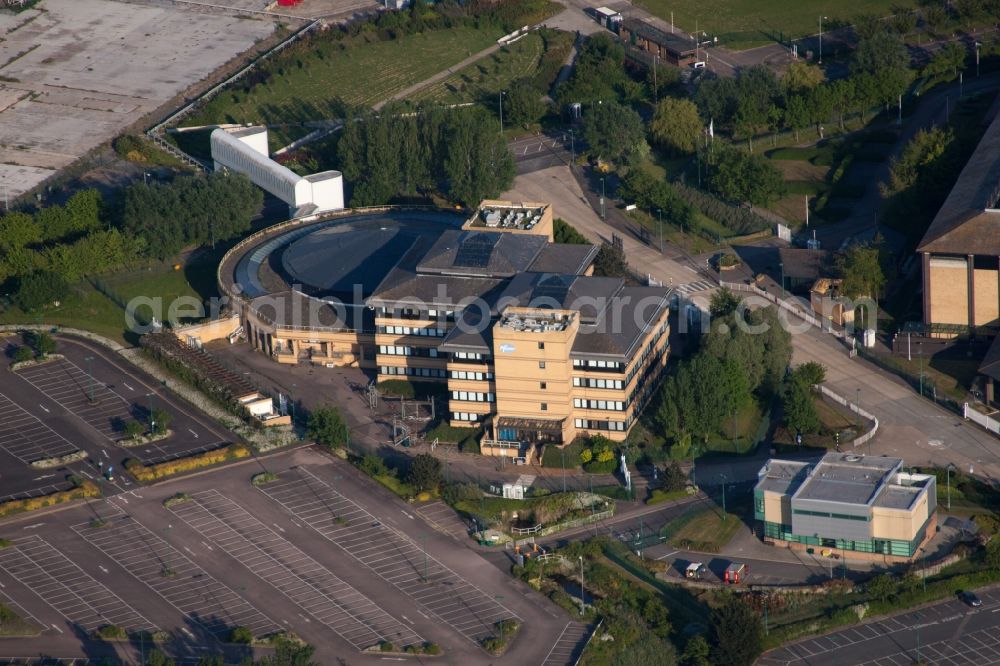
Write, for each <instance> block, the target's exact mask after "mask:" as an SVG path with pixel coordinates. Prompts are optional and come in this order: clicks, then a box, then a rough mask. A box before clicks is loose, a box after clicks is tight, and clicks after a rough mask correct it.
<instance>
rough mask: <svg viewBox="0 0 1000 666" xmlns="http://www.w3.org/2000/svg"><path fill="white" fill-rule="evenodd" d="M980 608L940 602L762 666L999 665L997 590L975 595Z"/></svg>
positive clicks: (775, 655)
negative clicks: (862, 665)
mask: <svg viewBox="0 0 1000 666" xmlns="http://www.w3.org/2000/svg"><path fill="white" fill-rule="evenodd" d="M979 597H980V598H981V599H982V602H983V605H982V606H981V607H979V608H971V607H969V606H967V605H966V604H964V603H962V602H961V601H959V600H958V599H951V600H948V601H943V602H940V603H937V604H934V605H931V606H926V607H923V608H920V609H918V610H913V611H908V612H906V613H901V614H898V615H894V616H892V617H888V618H884V619H881V620H877V621H872V622H865V623H863V624H858V625H855V626H853V627H850V628H847V629H842V630H840V631H836V632H833V633H830V634H827V635H825V636H820V637H817V638H810V639H807V640H804V641H799V642H797V643H794V644H791V645H787V646H785V647H782V648H779V649H777V650H773V651H771V652H769V653H767V654H766V655H764V656H763V657H761V659H760V660H759V661H758V663H759V664H761V666H779V665H780V666H791V665H793V664H810V665H820V664H830V665H834V664H836V665H840V664H864V665H866V666H903V665H904V664H906V665H907V666H908V665H909V664H913V663H917V660H918V659H922V660H923V662H922V663H929V664H935V665H939V664H945V665H948V664H970V665H973V664H975V665H979V664H997V663H1000V632H998V631H997V625H998V624H1000V617H998V613H1000V590H997V589H996V588H993V589H991V590H987V591H984V592H981V593H979Z"/></svg>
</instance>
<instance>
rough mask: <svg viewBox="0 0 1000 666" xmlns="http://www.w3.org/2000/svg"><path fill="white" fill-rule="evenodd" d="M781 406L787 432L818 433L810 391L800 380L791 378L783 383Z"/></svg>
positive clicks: (816, 413) (818, 425)
mask: <svg viewBox="0 0 1000 666" xmlns="http://www.w3.org/2000/svg"><path fill="white" fill-rule="evenodd" d="M781 404H782V408H783V409H784V412H785V424H786V425H787V426H788V428H789V430H793V431H795V432H800V433H815V432H819V427H820V422H819V413H818V412H817V411H816V405H815V403H814V402H813V396H812V390H811V389H810V388H809V385H808V384H806V383H805V382H804V381H802V379H800V378H794V377H793V378H792V379H791V380H789V381H788V382H786V383H785V391H784V394H783V395H782V400H781Z"/></svg>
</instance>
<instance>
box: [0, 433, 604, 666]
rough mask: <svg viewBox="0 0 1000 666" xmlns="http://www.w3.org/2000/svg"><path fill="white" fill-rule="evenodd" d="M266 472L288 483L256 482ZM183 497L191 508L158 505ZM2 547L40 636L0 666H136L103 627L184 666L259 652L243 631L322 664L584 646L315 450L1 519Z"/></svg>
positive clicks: (569, 625)
mask: <svg viewBox="0 0 1000 666" xmlns="http://www.w3.org/2000/svg"><path fill="white" fill-rule="evenodd" d="M264 466H266V467H267V469H269V470H270V471H273V472H275V473H277V474H278V475H279V478H278V480H277V481H275V482H273V483H271V484H267V485H264V486H261V487H254V486H253V485H251V483H250V479H251V477H252V476H253V475H254V474H255V473H257V472H259V471H260V470H261V469H262V468H263V467H264ZM177 493H184V494H185V495H186V496H187V499H186V501H184V502H181V503H177V504H171V506H169V507H167V506H164V500H165V499H167V498H170V497H173V496H174V495H175V494H177ZM272 495H273V496H274V498H272ZM310 497H311V498H312V499H310ZM279 498H280V501H279ZM0 538H4V539H8V540H10V541H11V542H12V545H11V546H8V547H7V548H4V549H0V602H2V603H4V604H5V605H8V606H9V607H11V608H13V609H14V610H16V611H17V612H18V613H19V614H20V615H22V617H25V618H27V619H32V618H33V620H32V621H34V622H36V623H37V624H38V625H40V626H41V627H44V628H45V629H44V631H43V633H42V635H41V636H39V637H37V638H5V639H4V640H3V641H0V662H2V661H4V660H5V658H13V657H19V656H23V655H38V654H42V653H44V654H46V655H50V656H51V657H52V660H53V663H63V662H58V660H59V659H64V660H67V661H66V662H65V663H69V661H68V660H70V659H73V658H79V659H81V660H82V659H83V658H90V659H95V660H99V659H100V658H104V657H109V658H117V659H121V660H123V661H127V662H129V663H131V662H134V661H135V660H137V659H138V649H139V646H138V645H136V644H135V643H129V642H114V643H107V642H103V641H98V640H96V639H94V638H93V637H92V636H91V634H92V632H93V631H94V630H95V629H98V628H100V627H102V626H105V625H109V624H114V625H116V626H123V627H125V628H128V629H130V630H139V629H146V630H150V631H152V630H161V631H164V632H168V634H169V636H170V638H169V640H168V641H167V642H166V643H164V644H163V645H162V646H161V649H163V650H164V651H166V652H168V653H170V654H171V656H174V657H176V659H177V663H193V662H195V661H196V660H197V658H198V657H199V656H201V655H203V654H205V653H220V652H224V653H225V654H226V657H227V663H229V662H230V661H232V662H238V661H239V660H240V659H241V658H242V657H243V656H246V655H247V654H249V652H251V651H253V650H252V649H251V648H247V647H245V646H234V645H227V644H226V643H225V642H224V641H226V640H227V638H228V636H229V634H230V633H231V631H232V629H233V628H234V627H237V626H245V627H248V628H250V629H251V631H252V632H253V633H254V634H255V635H256V636H264V635H268V634H272V633H275V632H278V631H282V630H291V631H294V632H295V633H296V634H297V635H299V636H300V637H302V639H303V640H305V641H307V642H309V643H310V644H312V645H314V646H316V648H317V653H316V659H317V661H319V662H320V663H324V664H326V663H351V664H375V663H383V662H384V659H385V658H387V657H388V658H398V657H394V656H393V655H391V654H390V655H385V654H382V653H380V652H378V651H377V650H375V651H374V652H367V651H364V650H365V648H368V647H371V646H374V645H377V644H379V643H381V642H383V641H386V642H391V643H393V645H394V646H395V647H396V648H397V649H401V648H403V647H405V646H406V645H412V644H415V643H422V642H424V641H426V642H433V643H436V644H438V645H439V646H441V648H442V650H443V652H444V657H443V658H441V661H442V663H449V664H450V663H455V664H489V663H510V664H542V663H544V664H546V666H555V665H557V664H559V665H562V664H566V665H567V666H568V665H569V664H572V663H574V661H575V659H576V657H577V656H578V655H579V651H580V649H582V645H583V644H584V643H585V642H586V639H587V637H588V636H589V634H590V630H589V628H588V627H586V626H584V625H582V624H580V623H577V622H576V621H575V620H574V619H573V618H571V617H568V616H567V615H566V614H565V612H563V611H562V610H561V609H559V608H558V607H556V606H555V605H553V604H551V603H550V602H549V601H548V600H546V599H544V598H543V597H541V596H539V595H537V594H536V593H534V592H533V591H531V590H530V589H529V588H528V587H527V586H525V585H524V584H522V583H521V582H520V581H517V580H514V579H512V578H511V577H509V576H508V575H506V574H504V573H502V572H501V571H498V570H497V569H495V568H494V567H491V566H485V565H486V564H487V562H486V561H485V560H484V559H482V557H481V556H480V555H479V554H478V553H477V552H476V551H475V550H473V549H471V548H469V547H467V546H465V545H462V544H460V543H459V542H457V541H456V540H455V539H453V538H451V537H450V536H447V535H445V534H442V533H441V532H439V531H438V530H436V529H435V528H434V527H433V526H431V525H430V524H428V523H426V522H424V521H423V520H422V518H421V517H420V515H419V514H417V513H416V512H415V509H414V507H412V506H410V505H407V504H406V503H405V502H403V501H401V500H399V499H398V498H396V497H395V496H393V495H389V494H388V492H387V491H385V490H384V489H383V488H382V487H381V486H378V485H377V484H374V483H373V482H372V481H371V480H370V479H367V478H366V477H364V476H362V475H360V473H359V472H357V470H355V469H354V468H353V467H351V466H350V465H349V464H347V463H345V462H343V461H340V460H337V459H334V458H332V457H330V456H327V455H325V454H323V453H320V452H319V451H317V450H316V449H314V448H311V447H307V448H300V449H295V450H289V451H283V452H279V453H276V454H273V455H271V456H268V457H265V458H261V459H259V460H248V461H241V462H237V463H234V464H230V465H228V466H225V467H222V468H219V469H215V470H212V471H211V472H209V473H208V474H201V475H196V476H191V477H186V478H180V479H177V480H174V481H168V482H165V483H162V484H157V485H155V486H149V487H135V486H133V487H132V489H130V490H125V491H119V492H117V493H116V494H113V495H111V496H109V497H107V498H106V499H102V500H94V501H92V502H89V503H86V504H81V505H77V506H72V507H67V508H63V509H61V510H59V511H55V512H49V513H43V514H23V515H20V516H16V517H13V518H8V519H5V520H4V521H3V522H2V523H0ZM425 552H426V565H425ZM425 577H426V581H425ZM507 618H518V619H519V620H521V629H520V631H519V632H518V635H517V637H516V638H515V639H514V641H513V642H512V644H511V647H510V649H509V651H508V653H507V654H506V655H505V656H504V657H503V658H501V659H497V658H494V657H491V656H490V655H488V654H487V653H486V652H485V651H484V650H483V649H482V648H481V647H480V645H479V643H478V641H479V640H480V639H482V638H485V637H486V636H489V635H492V631H493V629H494V626H493V623H494V622H496V621H497V620H498V619H507ZM147 647H148V645H147ZM256 651H257V652H258V653H259V652H260V649H259V648H258V649H256ZM130 660H131V661H130Z"/></svg>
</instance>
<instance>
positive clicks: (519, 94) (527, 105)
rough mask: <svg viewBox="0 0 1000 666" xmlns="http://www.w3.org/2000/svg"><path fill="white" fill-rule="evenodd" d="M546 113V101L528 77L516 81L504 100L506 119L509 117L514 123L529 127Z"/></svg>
mask: <svg viewBox="0 0 1000 666" xmlns="http://www.w3.org/2000/svg"><path fill="white" fill-rule="evenodd" d="M544 114H545V103H544V102H542V96H541V95H540V94H539V93H538V89H537V88H535V86H533V85H531V82H530V81H528V80H527V79H520V80H518V81H515V82H514V83H513V84H512V85H511V88H510V91H509V92H508V93H507V95H506V99H505V100H504V120H506V119H508V118H509V119H510V122H511V124H512V125H521V126H522V127H525V128H527V127H529V126H531V124H532V123H537V122H538V121H539V120H540V119H541V117H542V116H543V115H544Z"/></svg>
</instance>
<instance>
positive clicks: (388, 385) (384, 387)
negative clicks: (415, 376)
mask: <svg viewBox="0 0 1000 666" xmlns="http://www.w3.org/2000/svg"><path fill="white" fill-rule="evenodd" d="M378 390H379V391H381V392H382V395H397V396H399V397H401V398H413V397H415V396H416V394H417V392H416V389H415V388H414V386H413V382H408V381H406V380H405V379H387V380H386V381H384V382H379V383H378Z"/></svg>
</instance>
